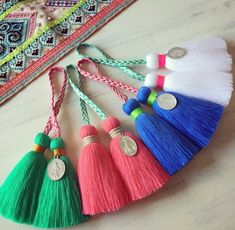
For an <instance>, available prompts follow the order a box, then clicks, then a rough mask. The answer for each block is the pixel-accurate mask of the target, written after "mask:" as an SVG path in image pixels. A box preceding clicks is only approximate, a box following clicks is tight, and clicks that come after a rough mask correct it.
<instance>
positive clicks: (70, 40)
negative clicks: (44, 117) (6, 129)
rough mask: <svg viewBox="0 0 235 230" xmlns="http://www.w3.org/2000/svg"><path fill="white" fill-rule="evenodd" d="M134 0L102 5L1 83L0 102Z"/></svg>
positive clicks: (115, 1) (116, 1)
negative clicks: (62, 37)
mask: <svg viewBox="0 0 235 230" xmlns="http://www.w3.org/2000/svg"><path fill="white" fill-rule="evenodd" d="M134 1H135V0H114V1H113V2H112V3H110V4H109V5H107V6H106V7H104V8H103V9H102V10H101V11H100V12H99V13H98V14H96V15H95V16H94V17H91V19H90V20H89V21H87V22H86V23H85V24H84V25H83V26H81V27H79V29H77V30H76V31H75V32H74V33H73V34H71V35H70V36H69V37H67V38H66V39H64V40H63V41H62V42H61V43H60V44H59V45H57V46H56V47H54V48H53V49H51V50H50V52H48V53H46V54H45V55H44V56H42V57H41V58H39V59H38V60H37V61H35V62H33V63H32V64H31V65H29V66H28V67H27V68H26V69H25V70H24V71H22V72H21V73H19V74H18V75H17V76H16V77H15V78H13V79H12V80H10V81H9V82H7V83H6V84H5V85H3V86H2V87H1V88H0V104H2V103H3V102H4V101H6V100H7V99H9V98H10V97H12V96H13V95H14V94H16V93H17V92H18V91H20V90H21V89H22V88H24V87H25V86H26V85H27V84H29V83H30V82H31V81H32V80H34V79H35V78H36V77H37V76H38V75H39V74H41V73H42V72H43V71H45V69H47V68H48V67H50V66H51V65H52V64H54V63H55V62H56V61H58V60H59V59H60V58H61V57H63V56H64V55H65V54H66V53H68V52H69V51H70V50H71V49H73V48H75V47H76V45H77V43H78V42H82V41H84V40H85V39H86V38H88V37H89V36H90V35H91V34H92V33H94V32H95V31H96V30H97V29H99V28H100V27H102V26H103V25H104V24H106V23H107V22H108V21H109V20H110V19H111V18H113V17H114V16H116V15H117V14H118V13H119V12H121V11H122V10H123V9H124V8H126V7H127V6H128V5H130V4H131V3H132V2H134Z"/></svg>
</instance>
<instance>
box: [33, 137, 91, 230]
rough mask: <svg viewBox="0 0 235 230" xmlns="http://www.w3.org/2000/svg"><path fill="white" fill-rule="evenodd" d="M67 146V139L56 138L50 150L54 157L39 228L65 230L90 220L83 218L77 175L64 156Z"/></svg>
mask: <svg viewBox="0 0 235 230" xmlns="http://www.w3.org/2000/svg"><path fill="white" fill-rule="evenodd" d="M64 147H65V146H64V141H63V139H61V138H54V139H52V141H51V145H50V148H51V150H52V151H53V153H54V158H53V159H52V160H51V161H50V162H49V164H48V167H47V171H46V172H45V176H44V181H43V185H42V190H41V193H40V197H39V204H38V209H37V212H36V216H35V219H34V223H33V225H34V226H35V227H40V228H64V227H68V226H72V225H76V224H80V223H82V222H83V221H85V220H87V219H89V217H88V216H83V215H82V210H81V209H82V207H81V201H80V195H79V190H78V183H77V178H76V173H75V171H74V169H73V167H72V164H71V162H70V160H69V159H68V158H67V157H66V156H63V154H64Z"/></svg>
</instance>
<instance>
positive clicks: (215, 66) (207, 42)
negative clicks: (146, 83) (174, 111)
mask: <svg viewBox="0 0 235 230" xmlns="http://www.w3.org/2000/svg"><path fill="white" fill-rule="evenodd" d="M146 65H147V67H148V68H149V69H158V68H167V69H169V70H171V71H197V70H198V69H200V70H206V71H213V72H217V71H220V72H230V71H231V67H232V58H231V56H230V55H229V54H228V51H227V45H226V42H225V41H224V40H223V39H222V38H220V37H211V38H207V39H203V40H200V41H196V42H191V43H189V42H188V43H186V44H184V45H182V46H181V47H173V48H171V49H169V50H168V52H166V54H156V53H150V54H149V55H147V57H146Z"/></svg>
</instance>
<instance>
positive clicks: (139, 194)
mask: <svg viewBox="0 0 235 230" xmlns="http://www.w3.org/2000/svg"><path fill="white" fill-rule="evenodd" d="M102 127H103V129H104V130H105V132H107V133H109V134H110V136H111V138H112V140H111V142H110V152H111V155H112V158H113V160H114V164H115V166H116V167H117V169H118V170H119V172H120V174H121V176H122V178H123V180H124V182H125V184H126V186H127V188H128V190H129V193H130V195H131V199H132V200H133V201H134V200H138V199H142V198H144V197H146V196H148V195H150V194H151V193H153V192H154V191H156V190H158V189H160V188H161V187H162V186H163V185H164V184H165V183H166V182H167V181H168V179H169V176H168V175H167V173H166V172H165V171H164V170H163V168H162V167H161V166H160V165H159V163H158V161H156V160H155V159H154V157H153V156H152V155H151V153H150V152H149V150H148V149H147V148H146V147H145V146H144V144H143V143H142V142H141V141H140V140H139V138H137V137H136V136H135V135H133V134H131V133H129V132H123V131H122V128H121V126H120V121H119V120H118V119H117V118H115V117H108V118H107V119H106V120H104V121H103V123H102Z"/></svg>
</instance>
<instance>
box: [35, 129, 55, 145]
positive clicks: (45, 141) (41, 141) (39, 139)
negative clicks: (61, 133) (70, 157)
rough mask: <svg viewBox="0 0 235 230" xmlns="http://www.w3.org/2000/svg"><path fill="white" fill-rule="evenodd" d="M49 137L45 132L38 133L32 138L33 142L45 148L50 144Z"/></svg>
mask: <svg viewBox="0 0 235 230" xmlns="http://www.w3.org/2000/svg"><path fill="white" fill-rule="evenodd" d="M50 142H51V138H50V137H49V136H48V135H47V134H45V133H38V134H37V135H36V137H35V138H34V143H35V144H37V145H40V146H43V147H45V148H48V147H49V146H50Z"/></svg>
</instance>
